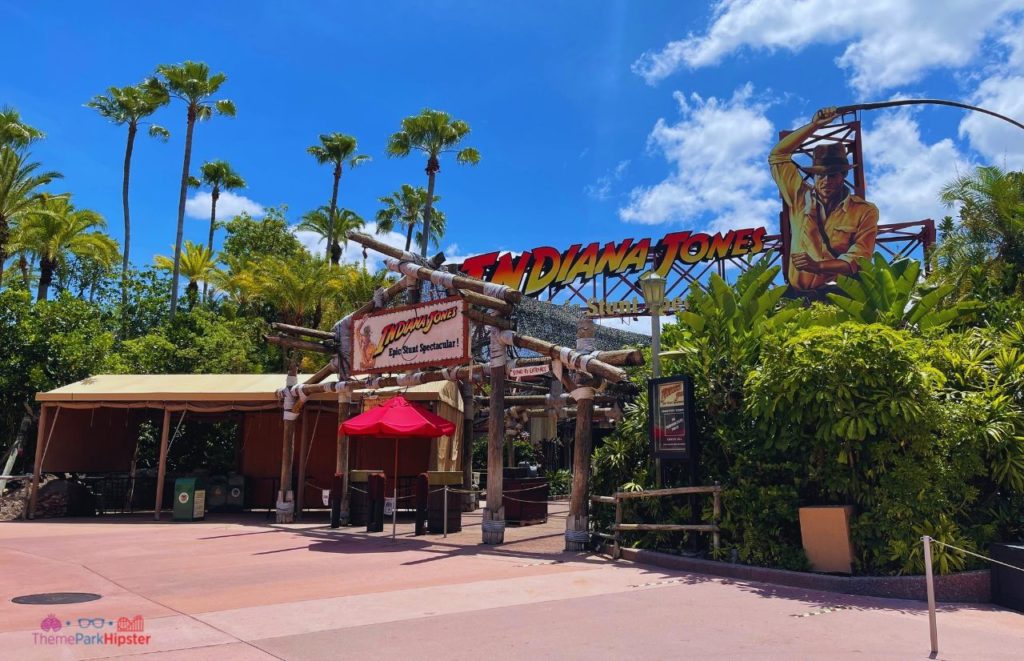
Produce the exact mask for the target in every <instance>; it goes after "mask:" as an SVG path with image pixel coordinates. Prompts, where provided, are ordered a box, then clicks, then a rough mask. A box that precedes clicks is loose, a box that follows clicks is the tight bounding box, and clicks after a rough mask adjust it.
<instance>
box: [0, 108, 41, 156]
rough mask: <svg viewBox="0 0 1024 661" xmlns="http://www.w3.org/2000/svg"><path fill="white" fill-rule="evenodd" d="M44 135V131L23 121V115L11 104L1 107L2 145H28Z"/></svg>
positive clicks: (0, 142) (0, 127) (0, 145)
mask: <svg viewBox="0 0 1024 661" xmlns="http://www.w3.org/2000/svg"><path fill="white" fill-rule="evenodd" d="M42 137H43V132H42V131H40V130H39V129H37V128H33V127H31V126H29V125H28V124H26V123H25V122H23V121H21V115H19V114H18V111H17V110H15V109H14V108H12V107H10V106H4V107H3V108H0V147H15V148H18V149H20V148H22V147H27V146H28V145H29V144H30V143H32V142H34V141H36V140H38V139H39V138H42Z"/></svg>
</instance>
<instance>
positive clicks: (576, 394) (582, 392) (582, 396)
mask: <svg viewBox="0 0 1024 661" xmlns="http://www.w3.org/2000/svg"><path fill="white" fill-rule="evenodd" d="M569 396H570V397H572V398H573V399H575V400H576V401H577V402H586V401H590V400H592V399H594V389H593V388H591V387H590V386H580V387H579V388H577V389H576V390H573V391H572V392H570V393H569Z"/></svg>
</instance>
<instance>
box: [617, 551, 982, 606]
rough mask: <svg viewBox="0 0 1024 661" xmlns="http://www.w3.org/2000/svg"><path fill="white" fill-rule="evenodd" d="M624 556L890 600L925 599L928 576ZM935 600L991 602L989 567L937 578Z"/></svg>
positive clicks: (657, 555)
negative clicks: (841, 573) (847, 573)
mask: <svg viewBox="0 0 1024 661" xmlns="http://www.w3.org/2000/svg"><path fill="white" fill-rule="evenodd" d="M622 558H623V559H624V560H631V561H633V562H640V563H643V564H646V565H654V566H656V567H664V568H666V569H680V570H683V571H688V572H695V573H699V574H710V575H712V576H721V577H723V578H734V579H739V580H743V581H758V582H761V583H772V584H774V585H785V586H788V587H794V588H804V589H808V590H823V591H825V592H839V593H841V594H855V595H861V596H865V597H884V598H887V599H914V600H917V601H924V600H925V599H926V595H925V584H924V576H831V575H828V574H812V573H808V572H798V571H789V570H786V569H771V568H769V567H754V566H751V565H740V564H733V563H729V562H718V561H715V560H703V559H701V558H687V557H685V556H679V555H670V554H668V553H659V552H657V551H648V550H645V549H629V548H623V549H622ZM935 599H936V601H940V602H960V603H988V602H989V601H991V586H990V578H989V570H987V569H982V570H979V571H968V572H960V573H957V574H947V575H944V576H936V577H935Z"/></svg>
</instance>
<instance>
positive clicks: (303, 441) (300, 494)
mask: <svg viewBox="0 0 1024 661" xmlns="http://www.w3.org/2000/svg"><path fill="white" fill-rule="evenodd" d="M299 416H300V418H299V420H300V421H301V422H300V423H299V485H298V491H297V492H296V493H295V520H296V521H299V520H301V519H302V510H303V508H304V507H305V501H306V454H307V453H308V451H309V443H310V439H309V435H308V432H309V425H307V419H308V418H309V415H308V414H307V412H306V410H305V409H303V410H302V411H301V412H300V413H299Z"/></svg>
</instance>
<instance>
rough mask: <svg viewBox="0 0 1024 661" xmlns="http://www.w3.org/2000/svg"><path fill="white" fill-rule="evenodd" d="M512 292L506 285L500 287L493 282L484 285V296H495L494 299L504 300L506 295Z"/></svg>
mask: <svg viewBox="0 0 1024 661" xmlns="http://www.w3.org/2000/svg"><path fill="white" fill-rule="evenodd" d="M509 291H511V290H510V289H509V288H508V287H506V286H505V285H498V284H495V283H493V282H485V283H484V294H485V295H487V296H493V297H494V298H500V299H502V300H504V298H505V295H506V294H507V293H508V292H509Z"/></svg>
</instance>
